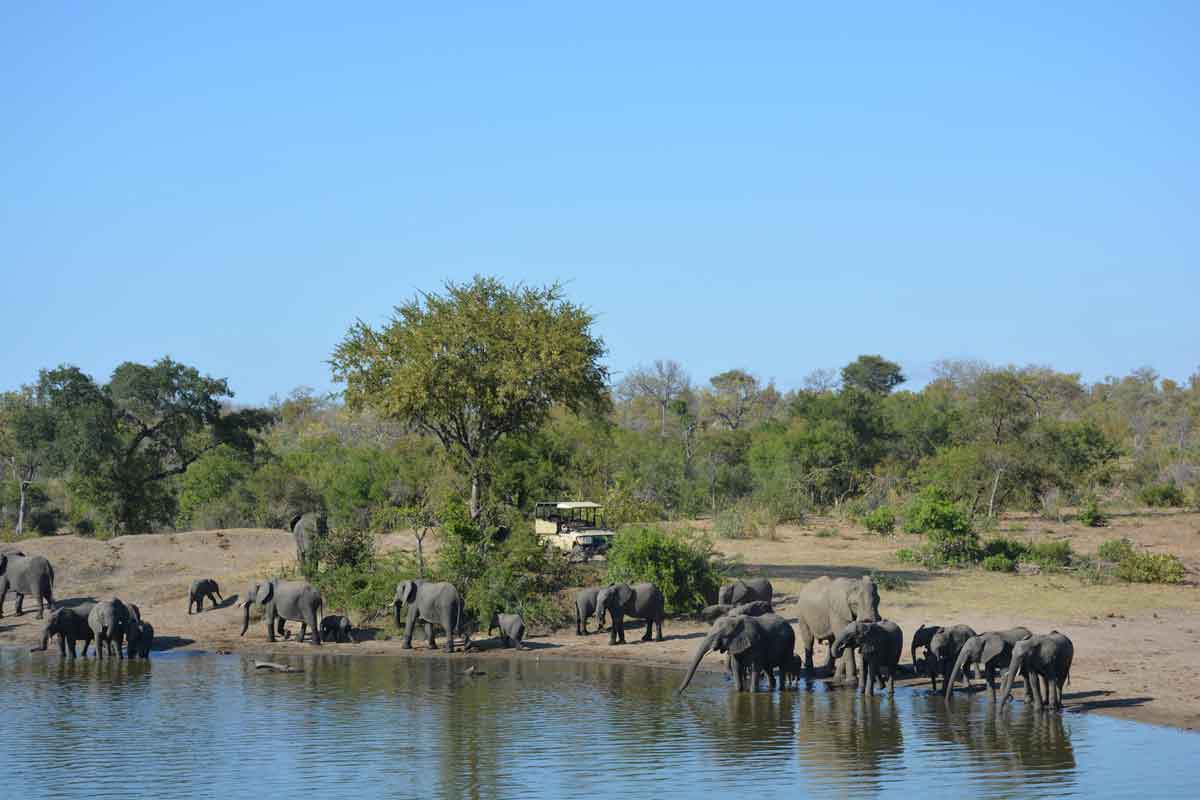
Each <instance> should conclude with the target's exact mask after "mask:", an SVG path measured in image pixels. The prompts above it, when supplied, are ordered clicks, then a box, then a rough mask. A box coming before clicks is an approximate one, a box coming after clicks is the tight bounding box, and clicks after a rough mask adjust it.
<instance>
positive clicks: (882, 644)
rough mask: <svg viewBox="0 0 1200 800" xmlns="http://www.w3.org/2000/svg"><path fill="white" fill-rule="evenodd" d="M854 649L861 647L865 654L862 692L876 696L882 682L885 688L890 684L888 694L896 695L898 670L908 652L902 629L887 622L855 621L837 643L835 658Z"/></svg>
mask: <svg viewBox="0 0 1200 800" xmlns="http://www.w3.org/2000/svg"><path fill="white" fill-rule="evenodd" d="M850 646H853V647H857V648H858V649H859V651H860V652H861V653H862V662H863V669H862V676H861V677H860V678H859V683H858V687H859V691H860V692H862V694H867V693H868V692H870V693H872V694H874V692H875V683H876V681H878V682H879V684H880V686H881V687H882V686H883V685H884V684H885V683H886V684H887V687H888V694H894V693H895V691H896V668H897V666H898V665H899V664H900V656H901V655H903V653H904V634H903V632H901V630H900V626H899V625H897V624H896V623H894V622H892V621H891V620H886V619H885V620H881V621H879V622H851V623H850V624H849V625H847V626H846V627H845V628H843V629H842V630H841V631H840V632H839V633H838V635H837V638H836V639H835V640H834V642H833V654H834V656H840V655H841V654H842V651H843V650H845V649H846V648H847V647H850Z"/></svg>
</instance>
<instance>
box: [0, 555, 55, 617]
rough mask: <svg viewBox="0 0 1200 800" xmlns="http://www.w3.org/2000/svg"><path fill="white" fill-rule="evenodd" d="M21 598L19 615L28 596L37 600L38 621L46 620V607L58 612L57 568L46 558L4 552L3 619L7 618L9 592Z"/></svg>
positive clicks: (0, 571)
mask: <svg viewBox="0 0 1200 800" xmlns="http://www.w3.org/2000/svg"><path fill="white" fill-rule="evenodd" d="M10 589H11V590H12V591H13V592H14V593H15V594H16V595H17V616H20V615H21V613H22V612H21V603H22V602H24V600H25V595H27V594H30V595H34V596H35V597H37V601H38V613H37V618H38V619H42V617H43V613H42V612H43V604H44V605H45V607H49V608H50V610H52V611H53V610H54V567H53V566H51V564H50V562H49V561H47V560H46V559H45V557H43V556H27V555H24V554H21V553H0V617H3V616H4V598H5V597H6V596H7V595H8V592H9V590H10Z"/></svg>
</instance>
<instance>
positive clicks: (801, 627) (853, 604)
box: [796, 575, 879, 680]
mask: <svg viewBox="0 0 1200 800" xmlns="http://www.w3.org/2000/svg"><path fill="white" fill-rule="evenodd" d="M796 604H797V614H796V615H797V620H796V627H797V631H798V633H799V637H800V643H801V644H802V645H803V647H804V670H805V672H806V673H807V674H809V675H811V674H812V669H813V643H814V642H818V641H820V642H825V643H826V644H828V645H831V648H830V651H829V657H828V660H827V661H826V664H825V666H826V668H827V669H828V668H832V667H833V666H834V655H833V649H832V644H833V641H834V639H835V638H836V637H837V635H838V633H839V632H840V631H841V630H842V629H843V628H845V627H846V626H847V625H849V624H850V623H851V622H856V621H862V622H878V621H879V587H877V586H876V585H875V581H874V580H872V579H871V577H870V576H869V575H867V576H863V577H862V578H829V577H827V576H821V577H820V578H817V579H815V580H812V581H809V582H808V583H807V584H805V585H804V588H802V589H801V590H800V594H799V596H798V597H797V599H796ZM846 649H847V651H848V652H846V653H845V656H846V657H845V658H841V659H838V660H837V667H838V669H837V674H835V678H837V677H840V678H843V679H848V680H853V679H855V678H856V670H855V665H854V648H853V647H848V648H846Z"/></svg>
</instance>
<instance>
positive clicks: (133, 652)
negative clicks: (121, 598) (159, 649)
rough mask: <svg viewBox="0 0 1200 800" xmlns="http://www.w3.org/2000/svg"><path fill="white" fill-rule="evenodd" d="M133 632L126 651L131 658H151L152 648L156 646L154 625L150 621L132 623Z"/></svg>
mask: <svg viewBox="0 0 1200 800" xmlns="http://www.w3.org/2000/svg"><path fill="white" fill-rule="evenodd" d="M130 628H131V630H132V634H131V635H130V637H129V643H128V644H127V645H126V646H125V651H126V653H128V655H129V657H130V658H149V657H150V648H151V647H153V646H154V626H153V625H151V624H150V623H149V622H132V623H130Z"/></svg>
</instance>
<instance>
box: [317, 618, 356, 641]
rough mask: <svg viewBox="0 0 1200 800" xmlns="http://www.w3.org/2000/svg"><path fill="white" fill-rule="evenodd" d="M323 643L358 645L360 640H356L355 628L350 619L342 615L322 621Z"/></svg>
mask: <svg viewBox="0 0 1200 800" xmlns="http://www.w3.org/2000/svg"><path fill="white" fill-rule="evenodd" d="M321 641H323V642H339V643H341V644H346V643H351V642H352V643H354V644H358V640H357V639H355V638H354V626H353V625H352V624H350V618H349V617H343V616H340V615H336V616H329V617H325V618H324V619H322V620H321Z"/></svg>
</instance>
